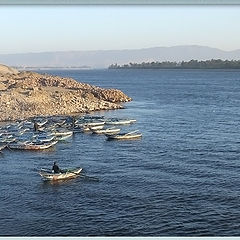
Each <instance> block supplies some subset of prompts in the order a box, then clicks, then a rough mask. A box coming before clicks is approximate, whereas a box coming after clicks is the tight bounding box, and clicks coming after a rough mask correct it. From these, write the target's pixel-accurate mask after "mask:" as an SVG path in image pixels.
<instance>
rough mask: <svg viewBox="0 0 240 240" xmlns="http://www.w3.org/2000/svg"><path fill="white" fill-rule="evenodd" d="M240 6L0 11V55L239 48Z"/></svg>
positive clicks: (19, 8) (0, 8)
mask: <svg viewBox="0 0 240 240" xmlns="http://www.w3.org/2000/svg"><path fill="white" fill-rule="evenodd" d="M239 23H240V6H0V29H1V35H0V37H1V38H0V43H1V44H0V53H23V52H43V51H66V50H104V49H134V48H148V47H157V46H176V45H189V44H190V45H203V46H210V47H216V48H220V49H223V50H234V49H240V31H239V29H240V27H239Z"/></svg>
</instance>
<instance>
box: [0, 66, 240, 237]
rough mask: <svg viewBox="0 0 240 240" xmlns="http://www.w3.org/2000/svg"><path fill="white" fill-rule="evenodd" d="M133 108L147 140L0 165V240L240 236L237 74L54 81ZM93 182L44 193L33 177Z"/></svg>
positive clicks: (77, 138) (106, 75) (11, 155)
mask: <svg viewBox="0 0 240 240" xmlns="http://www.w3.org/2000/svg"><path fill="white" fill-rule="evenodd" d="M48 73H50V74H55V75H60V76H66V77H72V78H74V79H76V80H78V81H81V82H86V83H90V84H93V85H97V86H100V87H106V88H118V89H121V90H122V91H123V92H125V93H126V94H128V95H129V96H130V97H132V98H133V101H132V102H131V103H127V104H126V105H125V107H126V108H125V109H123V110H115V111H106V112H100V113H96V114H97V115H105V116H116V117H129V118H134V119H137V123H136V124H134V125H131V126H130V127H128V128H129V129H139V130H140V131H141V132H142V134H143V138H142V139H141V140H136V141H117V142H116V141H106V139H105V137H104V136H93V135H91V134H76V135H74V137H73V139H71V140H70V141H68V142H65V143H59V144H58V145H56V147H54V148H52V149H50V150H47V151H42V152H20V151H10V150H4V152H3V153H2V154H1V155H0V169H1V174H0V203H1V204H0V216H1V218H0V235H1V236H16V235H17V236H239V235H240V219H239V216H240V203H239V197H240V187H239V186H240V179H239V174H240V159H239V156H240V148H239V147H240V124H239V123H240V111H239V106H240V71H232V70H81V71H77V70H76V71H48ZM55 160H57V161H58V164H59V165H60V167H62V168H64V167H73V166H81V167H83V168H84V170H85V174H86V175H88V176H94V177H96V178H97V179H98V181H96V180H95V179H90V178H89V179H88V178H76V179H73V180H70V181H65V182H62V183H56V184H51V183H44V182H43V181H42V180H41V179H40V176H39V175H38V174H37V170H38V169H40V168H42V167H43V168H47V167H50V166H51V165H52V163H53V161H55Z"/></svg>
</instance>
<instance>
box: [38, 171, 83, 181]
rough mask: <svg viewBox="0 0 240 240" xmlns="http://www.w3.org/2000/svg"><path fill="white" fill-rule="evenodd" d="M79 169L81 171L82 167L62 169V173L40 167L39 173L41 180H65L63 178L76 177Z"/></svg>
mask: <svg viewBox="0 0 240 240" xmlns="http://www.w3.org/2000/svg"><path fill="white" fill-rule="evenodd" d="M81 171H82V168H75V169H71V170H63V172H62V173H52V172H51V171H49V170H45V169H41V171H40V172H39V174H40V176H41V177H42V179H43V180H46V181H57V180H65V179H70V178H75V177H78V176H79V175H80V172H81Z"/></svg>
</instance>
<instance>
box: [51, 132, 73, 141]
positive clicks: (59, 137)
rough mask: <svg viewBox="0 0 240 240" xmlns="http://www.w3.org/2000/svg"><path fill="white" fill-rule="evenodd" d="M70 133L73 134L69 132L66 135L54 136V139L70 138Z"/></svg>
mask: <svg viewBox="0 0 240 240" xmlns="http://www.w3.org/2000/svg"><path fill="white" fill-rule="evenodd" d="M72 135H73V134H72V133H70V134H68V135H62V136H56V137H55V139H56V140H58V141H64V140H66V139H68V138H70V137H71V136H72Z"/></svg>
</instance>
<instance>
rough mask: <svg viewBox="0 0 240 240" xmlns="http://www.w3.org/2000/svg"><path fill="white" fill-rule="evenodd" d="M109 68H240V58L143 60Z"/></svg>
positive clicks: (113, 65)
mask: <svg viewBox="0 0 240 240" xmlns="http://www.w3.org/2000/svg"><path fill="white" fill-rule="evenodd" d="M108 68H109V69H240V60H221V59H211V60H206V61H198V60H190V61H188V62H185V61H182V62H170V61H164V62H158V61H156V62H142V63H132V62H130V63H128V64H123V65H118V64H117V63H115V64H112V65H110V66H109V67H108Z"/></svg>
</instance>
